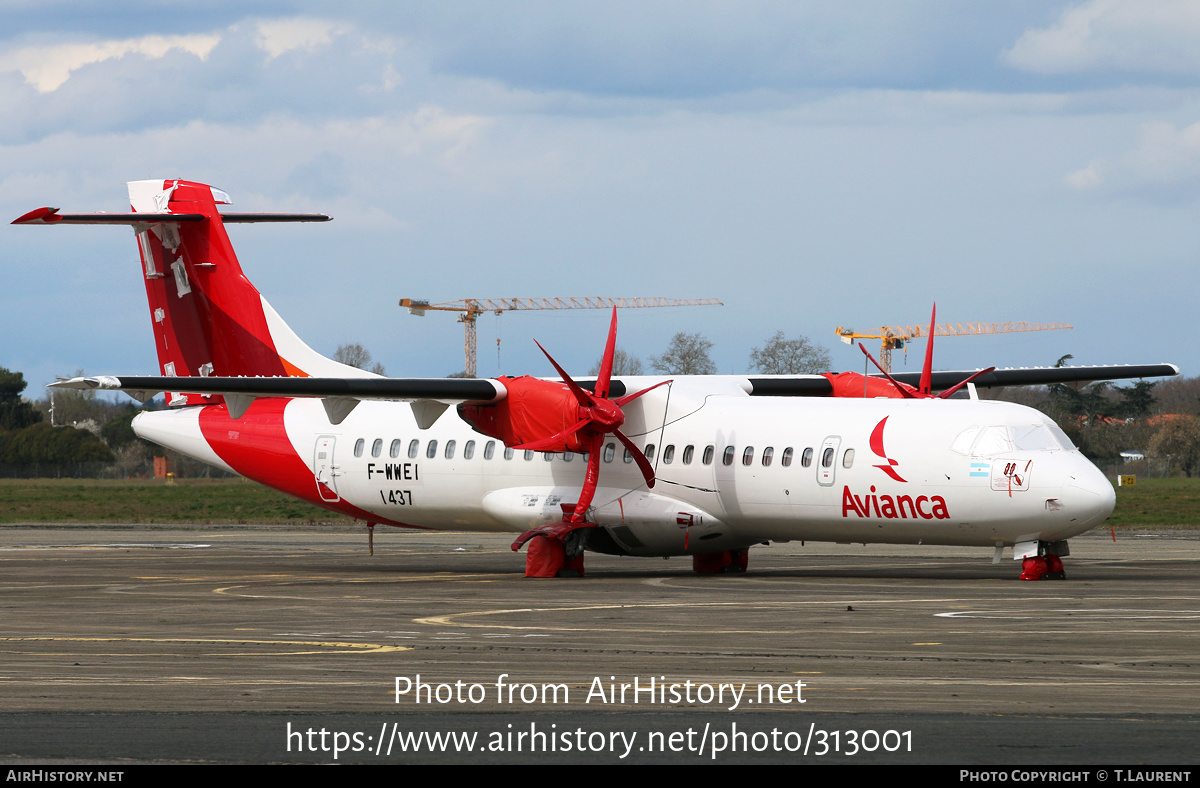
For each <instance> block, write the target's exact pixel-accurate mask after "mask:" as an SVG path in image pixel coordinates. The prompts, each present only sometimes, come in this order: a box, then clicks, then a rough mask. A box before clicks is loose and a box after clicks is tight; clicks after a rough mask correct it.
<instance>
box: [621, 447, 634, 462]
mask: <svg viewBox="0 0 1200 788" xmlns="http://www.w3.org/2000/svg"><path fill="white" fill-rule="evenodd" d="M621 460H622V461H623V462H633V452H631V451H630V450H629V449H626V450H625V456H624V457H622V458H621Z"/></svg>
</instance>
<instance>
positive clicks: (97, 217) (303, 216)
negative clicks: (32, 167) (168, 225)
mask: <svg viewBox="0 0 1200 788" xmlns="http://www.w3.org/2000/svg"><path fill="white" fill-rule="evenodd" d="M58 210H59V209H58V208H36V209H34V210H32V211H30V212H29V213H27V214H25V215H24V216H21V217H19V218H17V219H14V220H13V222H12V223H13V224H157V223H159V222H164V223H165V222H202V221H204V220H205V219H206V218H208V217H206V216H205V215H204V214H202V213H59V212H58ZM332 218H333V217H331V216H327V215H326V214H323V213H223V214H221V221H222V222H223V223H225V224H248V223H253V222H328V221H329V220H330V219H332Z"/></svg>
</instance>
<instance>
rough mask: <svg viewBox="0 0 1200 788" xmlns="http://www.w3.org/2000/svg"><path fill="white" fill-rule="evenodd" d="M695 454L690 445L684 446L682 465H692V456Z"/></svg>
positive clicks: (694, 448)
mask: <svg viewBox="0 0 1200 788" xmlns="http://www.w3.org/2000/svg"><path fill="white" fill-rule="evenodd" d="M695 453H696V447H695V446H692V445H690V444H689V445H687V446H684V447H683V464H684V465H691V464H692V455H694V454H695Z"/></svg>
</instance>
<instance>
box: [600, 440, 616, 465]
mask: <svg viewBox="0 0 1200 788" xmlns="http://www.w3.org/2000/svg"><path fill="white" fill-rule="evenodd" d="M601 456H602V457H603V458H604V461H605V462H612V461H613V457H615V456H617V444H615V443H606V444H605V445H604V454H602V455H601Z"/></svg>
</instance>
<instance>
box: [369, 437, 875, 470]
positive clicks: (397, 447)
mask: <svg viewBox="0 0 1200 788" xmlns="http://www.w3.org/2000/svg"><path fill="white" fill-rule="evenodd" d="M457 444H458V442H457V441H453V440H448V441H446V445H445V447H444V448H443V449H442V455H443V456H444V457H445V458H446V459H447V460H452V459H454V453H455V451H456V450H457V448H458V445H457ZM365 447H366V439H365V438H359V439H358V440H357V441H356V442H355V443H354V456H355V457H361V456H363V450H364V448H365ZM402 448H403V441H401V440H400V439H399V438H397V439H396V440H394V441H392V443H391V445H390V446H389V447H388V456H389V457H391V458H392V459H397V458H399V457H400V451H401V449H402ZM654 451H655V449H654V444H653V443H648V444H646V451H645V454H646V459H647V460H650V461H651V462H653V460H654ZM715 452H716V447H715V446H713V445H712V444H709V445H708V446H705V447H704V452H703V453H702V454H701V459H700V462H701V464H703V465H712V462H713V456H714V454H715ZM420 453H421V441H420V440H418V439H416V438H413V439H412V440H411V441H409V442H408V458H409V459H414V460H415V459H417V458H418V456H419V455H420ZM495 453H496V441H488V442H487V443H486V444H484V447H483V458H484V459H485V460H490V459H492V457H493V456H495ZM616 453H617V445H616V444H615V443H609V444H606V445H605V446H604V450H603V452H602V454H601V459H603V460H604V461H605V462H612V461H613V460H614V459H615V458H616ZM524 454H525V459H526V460H532V459H533V457H534V455H535V454H537V452H535V451H534V450H532V449H525V450H524ZM681 454H682V457H681V460H682V461H683V464H684V465H691V464H692V461H693V460H694V459H695V455H696V447H695V446H694V445H693V444H688V445H687V446H684V447H683V452H682V453H681ZM835 454H836V451H835V450H834V449H833V447H832V446H829V447H826V448H825V450H824V452H822V454H821V467H823V468H829V467H831V466H832V465H833V462H834V456H835ZM382 455H383V438H376V439H375V441H374V443H372V444H371V456H372V457H381V456H382ZM437 456H438V442H437V441H436V440H431V441H429V442H428V443H427V444H426V445H425V457H426V458H427V459H430V460H432V459H436V458H437ZM514 456H516V450H515V449H510V448H507V447H505V449H504V459H506V460H511V459H512V458H513V457H514ZM556 456H557V457H559V458H560V459H562V460H564V461H566V462H570V461H571V460H572V459H574V457H575V455H574V454H573V453H571V452H559V453H556V454H543V458H544V459H545V460H546V462H550V461H551V460H552V459H554V457H556ZM583 456H584V457H585V458H586V457H587V455H586V454H584V455H583ZM754 456H755V455H754V447H753V446H747V447H745V448H744V449H742V465H753V464H754ZM794 456H795V455H794V452H793V449H792V447H791V446H788V447H787V448H785V449H784V450H783V451H782V452H780V455H779V464H780V465H782V466H783V467H784V468H787V467H789V466H790V465H791V464H792V459H793V457H794ZM474 457H475V441H473V440H471V441H467V442H466V443H465V444H463V451H462V458H463V459H464V460H470V459H472V458H474ZM736 457H737V447H735V446H726V447H725V452H724V453H723V454H722V455H721V464H723V465H733V462H734V459H735V458H736ZM621 460H622V462H627V463H629V462H633V453H632V452H630V451H629V449H625V451H624V455H623V456H622V457H621ZM774 460H775V447H774V446H768V447H766V448H765V449H763V450H762V454H761V455H760V460H759V462H761V463H762V465H763V467H769V466H770V465H771V463H772V462H774ZM662 462H663V464H664V465H670V464H671V463H673V462H675V444H673V443H671V444H668V445H667V446H666V447H665V448H663V452H662ZM812 462H813V450H812V448H807V449H805V450H804V451H803V452H801V454H800V466H801V467H803V468H808V467H811V466H812ZM853 464H854V449H846V451H845V453H844V454H842V467H843V468H849V467H850V466H852V465H853Z"/></svg>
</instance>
